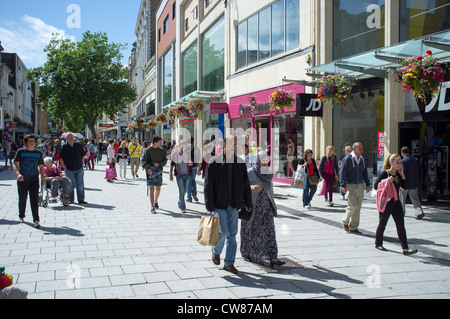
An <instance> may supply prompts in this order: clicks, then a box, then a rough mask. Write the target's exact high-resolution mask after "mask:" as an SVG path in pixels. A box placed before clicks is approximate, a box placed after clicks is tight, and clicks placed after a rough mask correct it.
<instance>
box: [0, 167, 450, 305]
mask: <svg viewBox="0 0 450 319" xmlns="http://www.w3.org/2000/svg"><path fill="white" fill-rule="evenodd" d="M105 168H106V165H105V164H104V163H102V164H100V165H96V168H95V171H85V188H86V201H87V202H88V204H87V205H83V206H82V205H78V204H77V203H75V204H72V205H70V206H69V207H67V208H65V207H63V205H62V204H60V203H58V204H50V205H49V207H48V208H47V209H44V208H40V218H41V225H42V227H41V228H40V229H35V228H33V225H32V218H31V211H30V207H29V204H28V205H27V217H26V218H25V223H24V224H19V218H18V195H17V186H16V183H17V182H16V179H15V175H14V173H13V172H12V171H10V170H6V171H3V172H1V173H0V243H1V245H0V266H5V267H6V272H7V273H8V274H10V275H12V276H13V277H14V286H15V287H18V288H21V289H23V290H25V291H27V292H28V293H29V295H28V297H29V298H34V299H36V298H43V299H64V298H89V299H91V298H92V299H106V298H120V299H122V298H151V299H155V298H163V299H176V298H177V299H178V298H179V299H186V300H192V299H211V298H213V299H215V298H220V299H229V298H231V299H242V298H281V299H312V298H324V299H330V298H331V299H334V298H337V299H347V298H361V299H366V298H449V297H450V271H449V269H450V268H449V267H450V211H449V205H447V206H446V207H445V206H441V207H437V208H430V207H427V206H425V207H424V208H425V214H426V216H425V218H424V219H423V220H422V221H420V220H416V219H415V218H414V211H413V207H412V206H411V205H408V208H407V217H406V218H405V220H406V230H407V234H408V240H409V243H410V247H411V248H414V249H417V250H418V251H419V253H418V254H416V255H414V256H412V257H406V256H404V255H403V254H402V250H401V246H400V243H399V242H398V239H397V234H396V229H395V225H394V222H393V220H392V219H391V220H390V221H389V223H388V226H387V229H386V233H385V245H384V246H385V248H387V249H388V251H387V252H381V251H378V250H376V249H374V240H375V239H374V233H375V230H376V227H377V224H378V213H377V211H376V204H375V201H374V200H373V199H370V197H369V196H368V195H367V196H366V200H364V202H363V209H362V213H361V224H360V228H359V229H360V230H361V231H362V233H363V234H362V235H354V234H347V233H346V232H344V231H343V230H342V223H341V220H342V217H343V214H344V211H345V207H346V202H345V201H343V200H341V199H339V198H340V196H339V194H335V196H336V199H335V203H336V205H335V206H334V207H326V206H325V204H324V202H323V198H322V197H318V196H317V195H316V196H315V197H314V199H313V202H312V209H310V210H304V209H302V208H300V207H301V206H302V205H301V192H302V191H300V190H296V189H291V188H290V187H289V185H284V184H276V187H275V198H276V203H277V205H278V213H279V217H278V218H276V219H275V226H276V233H277V234H276V235H277V241H278V251H279V258H280V259H282V260H284V261H287V264H286V265H285V266H282V267H281V268H278V269H270V268H269V267H267V265H258V264H252V263H249V262H246V261H244V259H243V258H242V257H241V255H240V252H239V250H238V253H237V256H236V257H237V260H236V264H235V266H236V268H237V269H238V270H239V273H238V274H235V275H234V274H231V273H229V272H226V271H225V270H223V269H222V268H223V263H222V265H221V266H216V265H214V264H213V263H212V261H211V248H210V247H203V246H201V245H200V244H199V243H197V232H198V226H199V223H200V218H201V216H202V214H204V213H205V212H206V210H205V206H204V201H203V183H202V180H201V178H200V179H199V180H198V189H199V191H200V193H199V199H200V203H198V204H196V203H192V204H191V203H187V213H186V214H181V213H180V212H179V210H178V207H177V200H178V189H177V186H176V183H175V182H170V181H169V176H168V167H166V168H165V172H164V184H163V187H162V192H161V197H160V200H159V206H160V209H159V210H158V213H157V214H151V213H150V204H149V199H148V197H146V194H147V191H146V181H145V174H144V173H142V174H139V175H140V178H138V179H132V178H131V174H129V176H128V178H127V179H120V178H118V180H117V181H116V182H115V183H113V184H110V183H107V182H106V180H105V178H104V177H105ZM128 173H129V172H128ZM239 244H240V240H239V235H238V246H239ZM223 254H224V253H223ZM222 258H223V256H222Z"/></svg>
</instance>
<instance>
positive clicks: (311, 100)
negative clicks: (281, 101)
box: [297, 94, 323, 117]
mask: <svg viewBox="0 0 450 319" xmlns="http://www.w3.org/2000/svg"><path fill="white" fill-rule="evenodd" d="M298 106H300V107H298ZM297 116H304V117H323V103H322V102H320V101H319V100H318V99H317V94H297Z"/></svg>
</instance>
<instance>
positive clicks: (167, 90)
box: [163, 49, 174, 105]
mask: <svg viewBox="0 0 450 319" xmlns="http://www.w3.org/2000/svg"><path fill="white" fill-rule="evenodd" d="M163 63H164V78H163V81H164V85H163V89H164V93H163V105H167V104H170V103H172V87H173V70H174V68H173V50H172V49H170V50H169V51H168V52H167V53H166V55H165V56H164V59H163Z"/></svg>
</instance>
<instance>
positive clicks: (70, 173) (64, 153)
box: [59, 133, 87, 204]
mask: <svg viewBox="0 0 450 319" xmlns="http://www.w3.org/2000/svg"><path fill="white" fill-rule="evenodd" d="M59 158H60V161H61V164H62V167H63V168H64V170H65V173H66V176H67V177H68V178H69V179H70V182H71V185H70V187H69V189H68V192H67V193H68V195H69V199H70V202H72V203H73V202H74V201H75V195H74V187H76V188H77V198H78V203H79V204H87V202H86V201H85V200H84V169H83V163H84V160H85V158H86V152H85V151H84V150H83V147H82V146H81V144H79V143H75V138H74V136H73V134H72V133H68V134H67V136H66V144H64V145H63V147H62V148H61V153H60V155H59Z"/></svg>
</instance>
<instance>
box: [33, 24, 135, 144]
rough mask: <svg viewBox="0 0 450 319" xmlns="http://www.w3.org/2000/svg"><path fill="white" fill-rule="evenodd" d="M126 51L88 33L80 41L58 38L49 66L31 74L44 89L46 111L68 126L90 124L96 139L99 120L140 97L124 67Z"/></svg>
mask: <svg viewBox="0 0 450 319" xmlns="http://www.w3.org/2000/svg"><path fill="white" fill-rule="evenodd" d="M124 47H125V45H124V44H118V43H110V42H109V41H108V37H107V34H106V33H104V32H99V33H91V32H90V31H87V32H85V33H84V34H83V38H82V40H81V41H80V42H72V41H70V40H68V39H62V38H61V37H60V36H59V35H58V34H54V35H53V38H52V40H50V43H49V44H48V45H47V47H46V48H45V49H44V52H46V53H47V62H46V63H45V64H44V65H43V66H41V67H37V68H35V69H31V70H29V71H28V72H27V75H26V76H27V78H28V79H29V80H32V81H34V82H36V83H38V85H39V93H38V99H39V100H40V101H41V105H42V108H43V110H45V111H47V112H48V113H49V114H50V116H51V117H52V118H53V119H58V120H64V121H65V122H66V124H69V123H73V124H77V125H80V122H81V123H82V124H81V126H84V125H85V124H88V125H89V128H90V129H91V131H92V132H93V134H95V133H96V132H95V124H96V122H97V120H98V119H99V117H101V116H103V114H107V115H115V114H117V112H119V111H121V110H124V109H125V108H126V104H128V103H130V102H131V101H133V100H134V99H135V98H136V92H135V91H134V90H133V89H132V88H131V87H130V86H129V85H128V83H127V69H126V67H125V66H123V65H122V64H121V59H122V57H123V56H122V54H121V50H122V49H123V48H124ZM73 126H74V125H73ZM75 131H79V130H75ZM94 136H95V135H94Z"/></svg>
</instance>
